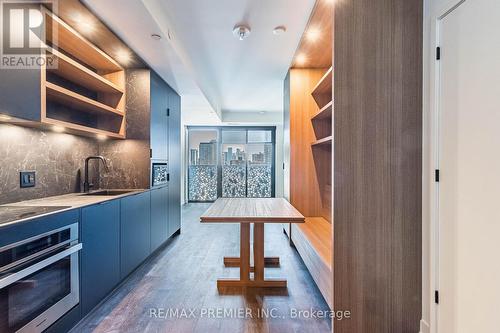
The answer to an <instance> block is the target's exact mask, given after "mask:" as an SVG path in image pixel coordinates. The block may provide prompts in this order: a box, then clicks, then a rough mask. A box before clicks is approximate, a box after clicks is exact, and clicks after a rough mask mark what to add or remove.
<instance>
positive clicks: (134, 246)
mask: <svg viewBox="0 0 500 333" xmlns="http://www.w3.org/2000/svg"><path fill="white" fill-rule="evenodd" d="M120 236H121V251H120V256H121V260H120V266H121V267H120V270H121V278H122V279H123V278H125V277H126V276H127V275H129V274H130V273H131V272H132V271H133V270H134V269H135V268H137V266H139V265H140V264H141V263H142V262H143V261H144V260H145V259H146V258H147V257H148V256H149V254H150V251H151V193H150V192H149V191H148V192H143V193H140V194H136V195H132V196H128V197H125V198H123V199H121V230H120Z"/></svg>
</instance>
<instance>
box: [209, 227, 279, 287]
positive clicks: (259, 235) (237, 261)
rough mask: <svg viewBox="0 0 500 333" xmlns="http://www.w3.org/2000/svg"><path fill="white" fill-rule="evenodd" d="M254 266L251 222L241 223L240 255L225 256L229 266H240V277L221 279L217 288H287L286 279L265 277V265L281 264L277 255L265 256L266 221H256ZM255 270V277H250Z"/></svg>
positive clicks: (274, 265)
mask: <svg viewBox="0 0 500 333" xmlns="http://www.w3.org/2000/svg"><path fill="white" fill-rule="evenodd" d="M253 236H254V239H253V257H254V266H250V223H240V257H239V258H238V257H226V258H224V265H226V266H227V267H239V268H240V278H239V279H219V280H217V288H223V287H253V288H286V286H287V282H286V280H276V279H268V280H265V279H264V267H265V266H267V267H276V266H279V264H280V260H279V258H277V257H269V258H264V223H254V227H253ZM250 272H253V273H254V274H253V275H254V277H253V279H251V278H250Z"/></svg>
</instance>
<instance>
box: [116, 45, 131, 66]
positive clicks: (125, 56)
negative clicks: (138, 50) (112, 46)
mask: <svg viewBox="0 0 500 333" xmlns="http://www.w3.org/2000/svg"><path fill="white" fill-rule="evenodd" d="M115 54H116V56H115V57H116V60H117V61H118V62H119V63H120V64H122V65H125V66H126V65H128V64H129V63H130V62H131V61H132V54H130V51H129V50H127V49H120V50H118V51H116V53H115Z"/></svg>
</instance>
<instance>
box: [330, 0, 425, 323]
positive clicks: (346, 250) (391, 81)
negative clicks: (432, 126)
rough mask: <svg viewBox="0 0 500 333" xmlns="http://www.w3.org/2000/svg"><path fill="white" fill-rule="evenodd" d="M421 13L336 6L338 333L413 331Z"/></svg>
mask: <svg viewBox="0 0 500 333" xmlns="http://www.w3.org/2000/svg"><path fill="white" fill-rule="evenodd" d="M422 6H423V4H422V1H421V0H338V1H337V2H336V5H335V15H334V17H335V20H334V42H335V43H334V44H335V45H334V73H335V74H334V140H333V142H334V145H335V147H334V156H335V157H334V223H335V226H334V227H335V231H334V308H335V309H336V310H349V311H351V312H352V318H351V319H347V320H345V319H344V320H342V321H335V322H334V330H335V332H336V333H344V332H345V333H358V332H366V333H379V332H380V333H389V332H394V333H401V332H418V331H419V321H420V319H421V225H422V223H421V222H422V217H421V205H422V203H421V198H422V188H421V183H422V169H421V166H422V143H421V142H422V88H421V87H422Z"/></svg>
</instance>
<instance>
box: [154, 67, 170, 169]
mask: <svg viewBox="0 0 500 333" xmlns="http://www.w3.org/2000/svg"><path fill="white" fill-rule="evenodd" d="M150 94H151V138H150V140H151V158H153V159H155V160H163V161H166V160H168V139H169V138H168V115H169V103H168V100H169V87H168V85H167V84H166V83H165V81H163V80H162V79H161V78H160V77H159V76H158V75H157V74H156V73H154V72H153V71H151V92H150Z"/></svg>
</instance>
